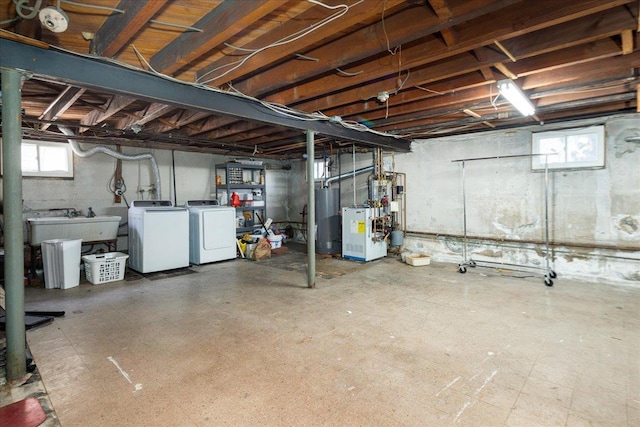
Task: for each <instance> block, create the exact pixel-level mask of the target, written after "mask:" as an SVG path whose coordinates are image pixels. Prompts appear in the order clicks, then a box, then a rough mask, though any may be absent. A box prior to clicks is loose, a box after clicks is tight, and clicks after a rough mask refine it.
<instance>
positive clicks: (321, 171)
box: [313, 159, 329, 181]
mask: <svg viewBox="0 0 640 427" xmlns="http://www.w3.org/2000/svg"><path fill="white" fill-rule="evenodd" d="M328 177H329V164H328V162H327V161H326V160H325V159H321V160H314V161H313V180H314V181H322V180H324V179H326V178H328Z"/></svg>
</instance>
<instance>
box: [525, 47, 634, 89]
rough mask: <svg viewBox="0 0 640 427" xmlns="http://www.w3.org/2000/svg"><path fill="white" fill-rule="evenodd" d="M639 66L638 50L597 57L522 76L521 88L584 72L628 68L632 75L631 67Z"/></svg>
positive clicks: (554, 82)
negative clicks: (576, 63)
mask: <svg viewBox="0 0 640 427" xmlns="http://www.w3.org/2000/svg"><path fill="white" fill-rule="evenodd" d="M636 67H640V51H637V52H634V53H631V54H629V55H624V56H617V57H613V58H605V59H599V60H597V61H592V62H587V63H585V64H578V65H574V66H569V67H562V68H558V69H556V70H554V72H553V73H538V74H533V75H530V76H526V77H523V78H522V79H521V80H520V81H522V85H521V86H520V87H521V88H522V89H523V90H529V89H531V88H537V87H542V86H551V85H558V84H561V83H567V82H570V81H573V80H577V79H579V78H581V77H582V76H584V75H586V74H591V75H594V73H597V74H607V73H608V74H609V75H612V74H613V73H618V72H619V71H620V70H624V69H628V70H629V71H628V72H629V76H630V77H632V76H633V75H634V74H633V69H634V68H636Z"/></svg>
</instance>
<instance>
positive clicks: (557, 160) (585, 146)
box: [531, 126, 605, 170]
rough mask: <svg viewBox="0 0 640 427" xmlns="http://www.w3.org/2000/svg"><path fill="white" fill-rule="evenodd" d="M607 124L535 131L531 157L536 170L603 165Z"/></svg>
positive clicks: (587, 167) (588, 167)
mask: <svg viewBox="0 0 640 427" xmlns="http://www.w3.org/2000/svg"><path fill="white" fill-rule="evenodd" d="M604 149H605V144H604V126H590V127H585V128H575V129H564V130H557V131H550V132H539V133H534V134H533V138H532V151H531V153H532V154H549V156H534V157H532V158H531V168H532V169H533V170H544V168H545V162H546V163H547V166H548V168H549V169H597V168H603V167H604Z"/></svg>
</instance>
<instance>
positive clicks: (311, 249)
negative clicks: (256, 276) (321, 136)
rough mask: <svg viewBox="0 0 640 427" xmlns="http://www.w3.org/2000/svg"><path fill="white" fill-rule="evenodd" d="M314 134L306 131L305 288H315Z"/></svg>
mask: <svg viewBox="0 0 640 427" xmlns="http://www.w3.org/2000/svg"><path fill="white" fill-rule="evenodd" d="M314 134H315V132H314V131H312V130H308V131H307V194H308V195H309V201H308V202H307V259H308V262H307V264H308V268H307V287H308V288H315V287H316V239H315V226H316V194H315V182H314V179H313V163H314V162H313V159H314V154H313V148H314V147H313V144H314Z"/></svg>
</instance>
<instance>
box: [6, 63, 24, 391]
mask: <svg viewBox="0 0 640 427" xmlns="http://www.w3.org/2000/svg"><path fill="white" fill-rule="evenodd" d="M20 79H21V77H20V73H18V71H16V70H10V69H2V170H3V177H2V190H3V193H4V249H5V253H4V256H5V258H4V259H5V268H4V276H5V282H4V287H5V294H6V295H5V296H6V309H7V313H6V332H7V380H9V381H11V380H16V379H19V378H21V377H23V376H24V375H26V373H27V366H26V360H27V359H26V336H25V326H24V239H23V237H22V168H21V164H22V161H21V147H20V144H21V142H22V137H21V134H22V132H21V129H20V127H21V126H22V117H21V111H20V98H21V94H20V92H21V80H20Z"/></svg>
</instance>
